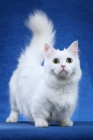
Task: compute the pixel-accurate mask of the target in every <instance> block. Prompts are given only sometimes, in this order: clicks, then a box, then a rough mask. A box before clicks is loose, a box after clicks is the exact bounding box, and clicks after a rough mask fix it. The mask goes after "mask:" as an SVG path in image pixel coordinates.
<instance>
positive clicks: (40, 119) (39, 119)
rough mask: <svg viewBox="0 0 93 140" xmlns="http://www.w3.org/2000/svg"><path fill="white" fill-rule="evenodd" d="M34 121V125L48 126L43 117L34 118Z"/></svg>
mask: <svg viewBox="0 0 93 140" xmlns="http://www.w3.org/2000/svg"><path fill="white" fill-rule="evenodd" d="M34 121H35V126H36V127H48V122H47V121H46V120H45V119H43V118H35V119H34Z"/></svg>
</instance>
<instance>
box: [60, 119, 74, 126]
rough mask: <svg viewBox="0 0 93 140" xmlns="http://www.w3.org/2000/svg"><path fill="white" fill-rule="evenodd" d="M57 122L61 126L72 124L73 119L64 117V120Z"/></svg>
mask: <svg viewBox="0 0 93 140" xmlns="http://www.w3.org/2000/svg"><path fill="white" fill-rule="evenodd" d="M59 124H60V125H61V126H73V121H71V120H70V119H65V120H61V121H60V122H59Z"/></svg>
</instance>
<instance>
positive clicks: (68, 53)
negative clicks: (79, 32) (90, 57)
mask: <svg viewBox="0 0 93 140" xmlns="http://www.w3.org/2000/svg"><path fill="white" fill-rule="evenodd" d="M45 69H46V71H47V72H50V73H51V74H54V75H55V76H58V77H63V78H68V77H71V75H73V74H75V72H76V71H77V70H78V69H80V67H79V58H78V42H77V41H75V42H73V43H72V44H71V45H70V47H69V48H68V49H64V50H63V51H60V50H55V49H54V48H52V47H50V46H49V45H48V44H46V45H45Z"/></svg>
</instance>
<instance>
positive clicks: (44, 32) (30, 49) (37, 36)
mask: <svg viewBox="0 0 93 140" xmlns="http://www.w3.org/2000/svg"><path fill="white" fill-rule="evenodd" d="M26 25H27V27H28V28H29V29H30V30H31V31H32V32H33V37H32V40H31V43H30V44H29V46H27V47H26V49H25V50H24V52H23V53H22V54H21V56H20V58H19V60H18V61H19V64H18V67H21V68H23V67H25V66H27V65H31V64H41V63H42V61H43V59H44V45H45V43H47V44H49V45H51V46H53V45H54V39H55V31H54V27H53V24H52V22H51V21H50V20H49V19H48V17H47V16H46V14H45V13H43V12H42V11H36V12H35V13H34V14H31V15H30V16H29V19H28V21H27V22H26Z"/></svg>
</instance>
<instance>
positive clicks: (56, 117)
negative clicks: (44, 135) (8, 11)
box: [6, 12, 81, 127]
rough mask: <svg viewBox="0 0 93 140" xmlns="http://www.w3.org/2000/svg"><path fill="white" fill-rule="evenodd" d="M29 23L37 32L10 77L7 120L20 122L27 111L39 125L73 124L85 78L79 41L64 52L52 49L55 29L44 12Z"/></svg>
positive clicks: (30, 19)
mask: <svg viewBox="0 0 93 140" xmlns="http://www.w3.org/2000/svg"><path fill="white" fill-rule="evenodd" d="M27 25H28V27H29V28H30V29H31V30H32V31H33V33H34V35H33V38H32V41H31V44H30V45H29V46H28V47H27V48H26V50H25V52H24V54H21V56H20V58H19V64H18V68H17V69H16V70H15V71H14V73H13V75H12V77H11V80H10V84H9V86H10V102H11V114H10V116H9V117H8V118H7V120H6V122H16V121H17V120H18V115H19V114H20V113H23V114H24V115H25V116H26V117H27V118H29V119H30V120H31V121H34V122H35V126H38V127H46V126H48V122H49V121H57V122H59V123H60V125H62V126H72V125H73V122H72V121H70V117H71V116H72V114H73V111H74V109H75V106H76V103H77V99H78V82H79V80H80V78H81V70H80V64H79V58H78V53H77V51H78V46H77V42H74V43H72V44H71V46H70V47H69V48H68V49H64V50H63V51H59V50H55V49H54V48H52V47H51V46H52V45H53V44H54V36H55V32H54V31H53V25H52V23H51V21H49V20H48V19H47V17H46V15H45V14H44V13H42V12H36V13H35V15H33V16H30V18H29V22H28V23H27ZM45 43H48V44H49V45H50V46H49V45H48V44H45ZM44 45H45V48H44ZM73 48H74V49H73ZM44 49H45V52H44ZM44 55H45V63H44V67H43V66H41V63H42V61H43V58H44ZM55 58H57V59H55ZM68 58H71V59H69V60H67V59H68ZM66 61H67V62H66ZM68 61H71V62H70V63H71V64H70V63H69V62H68ZM72 61H73V62H72Z"/></svg>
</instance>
